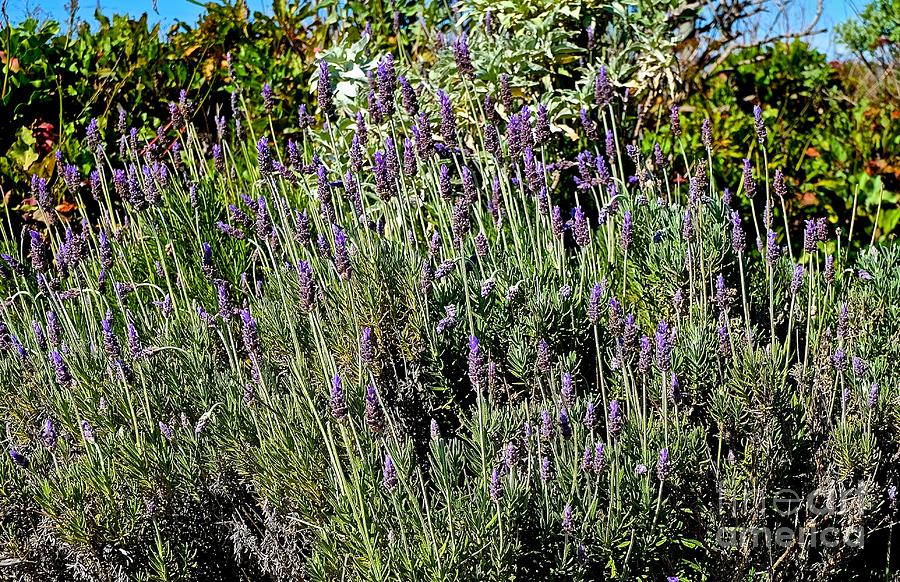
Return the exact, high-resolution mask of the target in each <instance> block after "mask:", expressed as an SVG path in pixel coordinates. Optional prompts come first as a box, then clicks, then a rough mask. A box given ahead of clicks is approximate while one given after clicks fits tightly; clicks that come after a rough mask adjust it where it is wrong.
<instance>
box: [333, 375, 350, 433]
mask: <svg viewBox="0 0 900 582" xmlns="http://www.w3.org/2000/svg"><path fill="white" fill-rule="evenodd" d="M329 403H330V404H331V414H332V416H334V418H335V419H336V420H337V421H338V422H341V421H343V420H345V419H346V418H347V400H346V398H345V397H344V389H343V388H342V386H341V377H340V376H338V375H335V376H334V378H332V379H331V398H330V400H329Z"/></svg>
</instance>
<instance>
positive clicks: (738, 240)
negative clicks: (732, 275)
mask: <svg viewBox="0 0 900 582" xmlns="http://www.w3.org/2000/svg"><path fill="white" fill-rule="evenodd" d="M731 247H732V248H733V249H734V253H735V254H736V255H743V254H744V251H746V250H747V240H746V237H745V236H744V229H743V227H742V226H741V216H740V215H739V214H738V213H737V212H732V213H731Z"/></svg>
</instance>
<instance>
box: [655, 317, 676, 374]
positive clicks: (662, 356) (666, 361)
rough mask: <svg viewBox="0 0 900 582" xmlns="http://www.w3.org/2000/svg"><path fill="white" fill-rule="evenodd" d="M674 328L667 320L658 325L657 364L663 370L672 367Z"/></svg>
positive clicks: (665, 370)
mask: <svg viewBox="0 0 900 582" xmlns="http://www.w3.org/2000/svg"><path fill="white" fill-rule="evenodd" d="M673 339H674V330H672V329H671V328H670V327H669V324H668V323H667V322H665V321H661V322H659V325H658V326H656V365H657V366H659V369H660V370H662V371H663V372H668V371H669V370H671V369H672V348H673Z"/></svg>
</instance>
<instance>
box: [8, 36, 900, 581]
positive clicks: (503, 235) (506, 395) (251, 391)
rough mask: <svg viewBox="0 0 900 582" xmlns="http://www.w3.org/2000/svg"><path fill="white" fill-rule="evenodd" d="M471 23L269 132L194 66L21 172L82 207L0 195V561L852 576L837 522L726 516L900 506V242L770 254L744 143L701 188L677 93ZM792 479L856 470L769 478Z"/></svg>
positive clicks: (91, 571) (822, 231)
mask: <svg viewBox="0 0 900 582" xmlns="http://www.w3.org/2000/svg"><path fill="white" fill-rule="evenodd" d="M478 47H479V44H478V35H472V36H468V37H467V36H465V35H460V36H458V37H456V38H455V40H454V41H453V42H452V43H448V44H447V46H446V48H445V49H444V52H445V53H446V55H445V57H446V58H447V59H454V60H455V62H456V66H457V67H458V68H459V70H458V75H457V76H456V78H455V79H453V82H452V83H446V84H438V83H436V80H437V79H439V77H438V78H432V77H431V76H429V75H427V74H422V73H421V72H420V71H418V70H416V69H415V68H414V67H410V66H408V64H407V59H406V55H404V56H398V57H397V58H396V59H395V57H394V56H392V55H379V56H378V57H377V58H374V59H373V60H372V61H371V62H369V63H362V65H366V68H368V69H369V70H370V71H371V72H372V74H371V76H370V78H369V79H368V82H367V80H366V79H365V74H363V75H356V74H355V73H352V74H349V75H345V74H344V73H345V72H346V71H342V70H338V69H337V68H333V67H332V65H331V64H330V63H329V60H328V58H327V56H328V55H327V54H326V55H325V58H323V59H322V60H320V61H319V62H317V63H315V64H314V65H313V69H314V70H312V71H310V79H311V81H310V85H311V87H310V88H311V90H313V91H315V93H316V96H317V104H318V108H317V109H315V110H310V111H305V110H304V111H303V112H302V114H301V115H300V123H301V125H302V127H299V128H296V130H295V131H293V132H291V133H290V134H288V135H277V134H274V133H272V132H271V131H270V132H269V133H267V134H265V135H256V134H255V130H254V128H255V127H259V125H258V124H257V125H254V124H253V123H252V121H253V115H256V114H259V112H260V111H262V112H264V113H265V114H266V115H268V113H267V112H268V111H270V110H271V99H272V89H273V88H274V89H276V94H277V86H276V87H269V85H267V86H266V87H268V91H267V92H264V93H263V94H262V95H260V97H259V98H260V100H261V103H260V104H257V105H256V106H252V107H248V108H247V109H246V110H244V109H242V108H240V107H239V106H236V107H235V108H234V110H233V111H232V117H231V118H230V119H223V120H222V128H223V129H221V130H219V131H217V134H216V135H208V134H205V133H203V132H202V131H201V130H200V129H199V128H197V127H194V126H193V125H192V124H191V122H190V113H191V112H190V106H189V102H188V99H187V97H185V98H184V99H183V103H180V104H175V106H174V109H173V118H174V117H177V120H178V123H177V124H176V123H174V122H173V124H171V125H168V126H162V127H160V128H158V131H157V132H156V135H157V138H156V139H155V140H153V141H152V142H150V143H141V142H140V141H139V140H138V138H137V137H136V136H137V133H135V134H131V133H128V134H123V135H121V136H120V142H117V144H112V143H107V144H104V143H103V141H102V137H101V135H102V134H101V133H100V132H98V130H97V127H98V126H101V127H102V126H103V125H104V124H105V121H104V120H98V122H97V124H93V123H92V124H91V126H90V127H89V128H87V129H88V139H87V141H86V143H85V148H86V149H89V151H90V152H91V153H92V154H93V155H94V156H95V160H96V169H95V172H96V174H95V175H96V178H95V179H93V180H92V184H96V187H94V188H92V189H91V190H90V192H88V191H86V190H83V189H81V188H79V187H77V186H78V184H77V183H76V180H74V179H72V178H71V176H70V177H69V179H67V177H66V176H65V175H63V176H57V177H56V178H55V179H54V180H52V181H51V182H49V183H47V184H44V185H42V186H41V188H51V189H52V188H69V189H70V190H73V191H74V193H75V195H77V196H78V197H79V198H82V199H84V198H86V197H90V203H91V204H92V205H94V206H95V207H96V208H98V209H99V210H98V212H97V214H96V215H95V216H85V220H84V221H82V222H81V223H80V224H77V223H74V224H64V223H63V222H64V221H62V220H61V219H60V220H58V221H56V222H54V221H55V220H56V219H57V218H60V217H55V216H54V215H53V212H54V211H53V210H52V208H48V209H47V212H48V213H49V214H50V216H52V217H53V218H52V219H51V220H50V222H51V223H52V224H53V227H52V228H49V229H48V230H47V231H46V232H45V233H41V232H38V231H35V230H31V231H29V232H27V233H16V232H12V231H11V227H9V226H8V225H4V227H3V239H2V246H3V247H4V248H3V250H4V253H5V254H3V255H2V256H3V261H4V263H5V265H6V267H7V268H5V269H4V270H3V279H2V281H0V290H2V292H3V294H4V297H5V298H6V299H5V301H4V304H3V305H4V309H3V313H2V325H0V347H2V349H3V356H2V358H0V374H2V376H0V377H2V380H3V382H2V384H0V385H2V386H3V393H2V394H3V398H2V400H0V402H2V415H3V418H4V421H5V425H6V433H5V440H4V444H5V447H6V449H7V455H6V456H5V457H4V458H5V459H6V460H4V461H3V462H0V483H2V484H3V486H2V487H0V499H2V501H3V502H2V505H0V515H2V516H3V523H4V526H5V527H4V529H3V532H2V534H0V536H2V539H3V543H4V546H3V547H4V550H3V551H4V554H9V555H10V556H14V557H16V558H15V560H14V566H13V567H14V568H16V569H17V572H19V573H20V574H21V577H23V578H27V577H29V576H30V577H31V578H32V579H38V578H40V577H42V576H44V577H46V576H50V575H59V574H58V573H59V572H63V571H65V572H70V571H75V572H77V575H78V576H80V577H82V578H88V579H89V578H91V577H94V578H97V579H106V578H108V579H112V578H116V577H124V576H143V577H156V578H160V579H168V578H169V577H173V576H175V575H177V574H179V573H181V574H183V575H185V576H189V577H190V576H193V577H200V578H207V579H213V578H215V577H220V578H222V579H227V578H228V576H230V575H234V574H233V572H238V571H239V572H243V573H244V575H249V576H251V577H259V578H262V577H269V578H271V579H283V580H287V579H298V578H306V577H308V578H311V579H338V578H342V577H348V578H360V579H384V578H394V579H404V580H405V579H420V578H426V577H427V578H433V579H442V580H443V579H501V578H502V579H507V578H511V577H520V578H525V579H536V580H537V579H548V578H560V579H563V578H564V579H607V578H611V577H622V578H628V579H651V578H657V579H658V578H661V577H663V576H666V577H681V579H688V578H689V577H693V576H697V577H699V578H703V577H709V578H717V577H719V576H720V574H721V572H722V571H723V568H724V569H727V570H728V571H734V572H736V573H737V576H738V577H742V576H749V575H750V573H751V572H757V571H768V572H770V573H771V574H772V575H773V576H774V575H777V576H796V577H801V576H803V575H804V573H805V572H810V571H813V569H819V570H822V571H827V572H829V573H831V574H833V575H835V576H839V575H840V573H841V572H842V570H841V569H842V568H844V569H847V570H849V569H851V568H852V566H851V564H852V563H853V562H852V561H851V560H852V558H853V557H854V556H857V555H859V545H858V544H852V543H843V544H839V545H837V546H834V547H820V548H819V551H818V552H809V551H807V549H806V547H805V546H803V545H802V544H799V543H797V544H792V545H787V546H786V547H781V546H774V545H769V546H765V545H762V546H760V545H754V544H752V543H751V542H750V540H749V539H747V538H739V540H738V542H737V543H734V544H731V543H722V537H721V532H722V531H731V532H733V531H738V532H741V531H749V530H750V528H760V527H767V528H769V529H771V530H773V531H774V530H775V529H777V528H779V527H788V526H789V525H790V524H792V523H797V522H798V521H797V520H799V522H803V523H806V524H808V525H809V527H813V528H814V527H816V526H819V527H825V525H826V522H827V525H828V526H829V527H839V528H841V531H845V530H846V531H865V532H866V534H867V535H872V534H874V533H877V532H879V531H881V530H886V529H888V528H890V527H892V524H893V522H894V519H895V517H896V503H895V497H896V481H897V479H898V475H897V473H896V466H895V463H894V459H895V457H896V452H897V447H898V437H897V434H898V431H897V428H898V426H897V424H898V420H900V409H898V401H897V398H898V377H897V372H896V368H895V367H894V366H891V365H890V364H891V362H893V361H896V359H897V358H898V357H900V354H898V347H897V346H898V345H900V344H898V342H896V341H891V340H892V339H896V336H897V333H898V332H897V330H898V329H900V311H898V310H897V307H896V306H897V305H898V304H900V302H898V299H900V281H898V278H897V275H896V273H897V272H898V271H897V269H898V267H900V249H898V248H897V247H896V245H894V244H892V243H887V244H884V245H880V246H872V247H870V248H868V249H867V250H866V251H865V252H863V253H861V254H860V255H859V256H856V257H852V256H850V255H849V253H848V251H847V244H846V243H847V238H849V236H850V235H849V233H848V234H847V235H845V234H844V230H843V229H844V228H846V226H844V225H836V226H835V227H832V226H831V225H827V224H823V223H821V222H815V223H813V224H812V225H811V226H810V227H809V228H808V234H807V237H806V239H805V244H804V251H803V253H802V255H799V256H792V255H791V254H790V253H787V252H783V250H782V242H780V241H781V239H780V234H779V232H780V231H779V228H778V225H777V224H776V223H775V221H773V220H771V219H770V213H774V212H777V211H778V206H777V205H775V204H774V203H773V200H772V197H773V195H775V194H776V190H777V184H778V178H777V176H779V175H780V174H779V173H778V172H779V171H780V168H770V167H768V164H767V162H766V161H765V159H766V158H764V159H763V163H762V164H754V163H753V162H751V160H749V159H748V160H745V161H744V164H743V169H744V173H743V179H742V182H741V183H740V184H718V183H716V182H715V180H714V179H713V178H712V176H711V175H710V173H709V167H710V164H709V163H708V160H709V156H712V155H715V152H714V151H712V150H711V149H706V150H704V151H698V152H691V151H686V150H685V148H684V145H683V144H684V143H685V142H683V141H682V124H681V119H680V115H681V113H680V112H679V110H678V108H677V106H673V108H672V109H671V112H672V113H671V120H670V121H671V127H672V136H671V137H672V139H671V142H670V144H669V146H667V147H666V149H665V150H664V149H663V147H662V146H660V145H659V144H655V146H654V148H653V150H651V151H646V152H644V151H640V150H639V149H638V147H636V146H634V145H632V144H630V143H625V142H624V139H625V137H624V134H623V133H620V132H619V131H618V125H617V124H618V123H619V121H620V120H621V118H622V115H623V114H624V113H625V108H626V107H627V104H625V103H623V102H622V101H621V100H620V99H617V98H616V97H615V96H616V95H618V94H619V93H620V92H621V91H620V88H619V87H617V86H616V84H615V78H614V77H613V76H612V75H611V74H610V73H609V71H607V70H606V69H605V68H603V69H600V76H599V77H597V78H596V80H595V79H594V77H593V76H591V77H590V78H585V79H583V80H582V82H583V83H584V85H585V86H586V87H591V88H592V89H591V94H590V96H589V97H587V98H585V100H584V102H583V103H580V104H579V107H577V108H575V109H572V111H570V112H569V113H568V116H566V114H562V113H558V112H556V111H554V110H553V109H550V108H548V107H546V106H545V105H544V100H543V99H542V95H543V88H542V87H539V86H537V87H528V86H525V87H519V86H517V91H516V93H515V97H513V94H512V92H511V90H510V83H515V79H508V78H503V79H500V80H499V82H497V83H495V82H493V80H492V79H487V78H484V77H483V76H482V72H483V71H484V70H485V66H486V65H487V63H485V62H484V61H482V59H481V58H480V55H479V52H478ZM356 57H357V58H359V59H363V58H365V57H364V55H363V53H362V52H359V53H356ZM359 68H360V70H363V67H362V66H360V67H359ZM398 72H400V73H402V75H401V76H399V77H398ZM354 79H355V80H354ZM398 83H399V86H400V91H397V85H398ZM348 87H352V88H353V90H352V91H350V90H349V89H348ZM234 91H235V95H241V93H240V88H239V87H234ZM354 96H355V97H354ZM242 98H243V99H251V96H249V95H243V96H242ZM237 102H239V101H237V100H236V103H237ZM494 103H499V104H501V105H502V110H501V111H498V110H496V109H495V107H494ZM176 114H177V115H176ZM240 124H242V125H240ZM759 124H762V120H761V118H759V121H758V122H757V128H756V132H757V134H756V135H757V136H758V138H759V143H760V146H761V147H762V148H767V147H769V146H768V144H769V143H775V142H774V139H770V140H769V141H768V142H767V141H766V138H767V136H768V134H767V133H766V130H765V126H764V125H763V126H762V127H761V128H760V127H759ZM239 125H240V127H243V128H246V130H245V131H246V133H247V135H242V132H241V131H240V130H239V129H238V127H239ZM692 125H699V124H692ZM573 127H578V128H580V130H579V131H578V132H576V131H574V130H572V129H571V128H573ZM703 127H704V132H707V131H715V128H710V127H709V124H704V126H703ZM270 128H271V125H270ZM601 132H602V133H601ZM111 133H112V130H111V128H108V129H107V131H106V135H107V137H108V138H109V136H110V134H111ZM289 136H290V138H289ZM298 136H299V137H298ZM771 137H772V138H774V136H771ZM562 140H568V143H567V144H566V146H565V147H564V146H563V145H561V141H562ZM119 143H120V144H121V148H120V147H119V145H118V144H119ZM704 143H708V140H704ZM401 147H402V150H401V149H400V148H401ZM571 148H577V150H578V151H580V152H581V153H579V154H577V155H576V156H573V158H574V159H567V158H566V153H565V152H566V151H568V150H570V149H571ZM120 149H121V151H120ZM666 156H669V157H674V156H682V157H684V158H685V160H686V163H688V165H689V166H690V167H691V168H692V174H691V176H690V177H689V179H687V180H674V179H672V177H670V176H668V175H667V173H666V163H665V161H666V159H667V158H666ZM770 176H771V180H774V181H775V185H774V186H773V187H772V188H770V187H769V181H770ZM729 188H730V189H731V190H735V191H737V192H738V193H739V195H741V196H749V197H751V199H752V202H753V207H754V214H753V215H751V216H743V217H742V216H741V215H739V214H738V213H737V211H736V210H733V209H732V208H731V206H730V204H732V203H734V201H733V200H731V194H730V193H729V192H730V191H731V190H729ZM81 206H82V207H83V206H84V205H81ZM735 207H737V205H736V204H735ZM773 209H774V210H773ZM756 210H763V213H762V214H760V215H757V214H755V211H756ZM782 218H783V219H784V220H785V221H787V220H788V219H789V217H782ZM26 235H27V236H26ZM754 240H755V241H757V244H756V245H754V244H753V241H754ZM748 243H749V244H748ZM848 361H850V362H852V365H850V366H848V365H847V362H848ZM654 469H655V470H654ZM784 488H793V489H795V490H797V491H800V492H801V493H802V494H803V495H807V494H810V493H812V492H824V494H825V495H831V496H832V497H830V498H831V499H833V498H835V497H839V498H840V499H845V497H841V496H840V495H839V493H841V492H843V491H845V490H846V489H848V488H855V490H857V491H862V492H863V493H862V494H860V496H859V497H857V498H854V501H853V502H852V503H850V502H848V503H846V506H841V507H840V511H837V510H834V511H832V512H829V513H817V512H815V511H813V508H811V507H808V506H806V505H804V506H802V507H801V508H800V510H799V511H800V512H801V513H799V514H797V517H796V519H795V518H794V516H793V515H792V516H788V517H786V516H784V515H781V514H772V513H766V512H760V511H758V509H759V507H758V506H757V504H756V502H757V501H759V500H760V499H763V500H764V499H767V498H768V497H770V496H771V495H772V494H773V493H774V492H777V491H779V490H782V489H784ZM891 492H893V493H891ZM832 507H838V506H836V505H832ZM191 523H193V524H194V525H193V526H190V527H188V526H187V524H191ZM723 528H724V529H723ZM860 528H862V529H860ZM845 541H846V540H845ZM851 541H852V540H851ZM869 547H871V546H869ZM885 551H886V550H885ZM121 556H126V557H125V558H123V557H121ZM229 569H231V570H229ZM54 572H56V573H57V574H53V573H54ZM229 572H232V573H231V574H229ZM670 579H671V578H670Z"/></svg>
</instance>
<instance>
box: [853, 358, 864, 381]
mask: <svg viewBox="0 0 900 582" xmlns="http://www.w3.org/2000/svg"><path fill="white" fill-rule="evenodd" d="M850 361H851V367H852V368H853V374H854V375H855V376H856V377H857V378H862V377H863V376H864V375H865V373H866V370H868V364H866V361H865V360H863V359H862V358H860V357H859V356H853V357H852V358H851V359H850Z"/></svg>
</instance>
